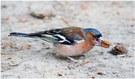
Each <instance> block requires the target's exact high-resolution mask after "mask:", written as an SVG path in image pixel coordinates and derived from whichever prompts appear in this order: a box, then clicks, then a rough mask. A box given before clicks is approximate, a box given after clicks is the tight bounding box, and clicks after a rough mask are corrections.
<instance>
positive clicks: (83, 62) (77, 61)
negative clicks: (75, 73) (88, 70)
mask: <svg viewBox="0 0 135 79" xmlns="http://www.w3.org/2000/svg"><path fill="white" fill-rule="evenodd" d="M67 58H68V59H69V60H71V61H73V62H75V63H79V64H81V65H83V64H87V63H89V62H90V61H89V60H76V59H74V58H72V57H69V56H68V57H67Z"/></svg>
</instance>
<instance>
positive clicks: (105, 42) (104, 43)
mask: <svg viewBox="0 0 135 79" xmlns="http://www.w3.org/2000/svg"><path fill="white" fill-rule="evenodd" d="M97 44H98V45H99V46H101V47H104V48H109V47H110V44H111V43H110V42H108V41H105V40H103V39H102V38H101V37H100V38H98V40H97Z"/></svg>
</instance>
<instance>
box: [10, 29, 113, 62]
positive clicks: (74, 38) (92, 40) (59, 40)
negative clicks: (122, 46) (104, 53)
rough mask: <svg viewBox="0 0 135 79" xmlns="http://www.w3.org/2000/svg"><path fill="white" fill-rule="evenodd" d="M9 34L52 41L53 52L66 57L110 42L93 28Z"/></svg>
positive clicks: (106, 46)
mask: <svg viewBox="0 0 135 79" xmlns="http://www.w3.org/2000/svg"><path fill="white" fill-rule="evenodd" d="M9 36H18V37H30V38H40V39H42V40H45V41H47V42H50V43H53V45H54V50H55V52H56V53H58V54H59V55H60V56H62V57H68V58H70V57H72V56H80V55H84V54H85V53H87V52H89V51H90V50H91V49H92V48H93V47H94V46H96V45H97V46H101V47H104V48H109V46H110V42H108V41H106V40H103V38H102V34H101V32H100V31H98V30H97V29H95V28H81V27H64V28H54V29H50V30H45V31H40V32H36V33H27V34H26V33H18V32H11V33H10V35H9ZM70 59H71V58H70Z"/></svg>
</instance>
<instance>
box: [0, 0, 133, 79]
mask: <svg viewBox="0 0 135 79" xmlns="http://www.w3.org/2000/svg"><path fill="white" fill-rule="evenodd" d="M134 6H135V5H134V2H2V5H1V23H2V26H1V40H2V43H1V49H2V52H1V77H2V78H3V79H4V78H135V75H134V70H135V65H134V64H135V63H134V60H135V58H134V53H135V51H134V48H135V41H134V39H135V37H134V35H135V31H134V30H135V29H134V24H135V18H134V17H135V16H134V14H135V13H134ZM31 12H35V13H42V14H44V15H45V18H44V19H38V18H35V17H32V16H31V15H30V13H31ZM50 14H51V15H50ZM52 15H53V16H52ZM71 26H78V27H94V28H96V29H98V30H100V31H101V32H102V34H103V38H104V39H106V40H108V41H110V42H111V43H112V46H111V47H110V48H107V49H105V48H101V47H98V46H95V47H94V48H93V49H92V50H91V51H89V52H88V53H87V54H85V56H84V57H80V58H78V60H87V61H89V62H86V63H83V64H80V63H75V62H72V61H70V60H68V59H62V58H59V57H57V56H55V51H53V45H52V44H51V43H48V42H46V41H43V40H40V39H32V38H21V37H9V36H8V35H9V33H10V32H25V33H30V32H37V31H43V30H47V29H51V28H60V27H71ZM116 43H123V44H124V46H126V47H127V49H128V53H127V54H123V55H117V56H115V55H112V54H110V53H108V52H109V51H110V50H111V49H112V47H113V45H114V44H116Z"/></svg>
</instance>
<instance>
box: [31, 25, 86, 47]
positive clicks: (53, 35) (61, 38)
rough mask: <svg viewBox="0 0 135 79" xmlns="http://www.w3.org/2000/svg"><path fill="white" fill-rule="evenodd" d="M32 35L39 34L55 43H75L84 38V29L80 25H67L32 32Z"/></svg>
mask: <svg viewBox="0 0 135 79" xmlns="http://www.w3.org/2000/svg"><path fill="white" fill-rule="evenodd" d="M29 35H30V36H38V37H40V38H41V39H43V40H46V41H50V42H53V43H59V44H66V45H73V44H75V43H76V41H81V40H84V36H83V30H82V29H81V28H79V27H67V28H62V29H51V30H47V31H42V32H38V33H31V34H29Z"/></svg>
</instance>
